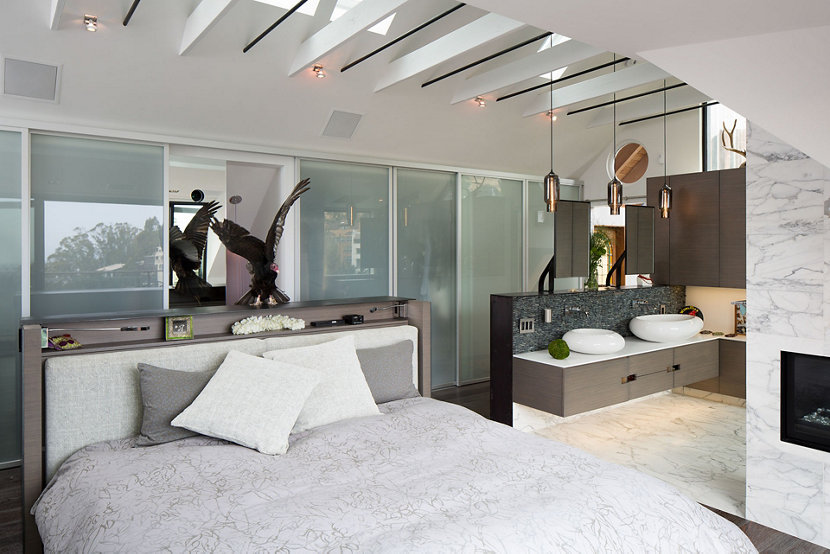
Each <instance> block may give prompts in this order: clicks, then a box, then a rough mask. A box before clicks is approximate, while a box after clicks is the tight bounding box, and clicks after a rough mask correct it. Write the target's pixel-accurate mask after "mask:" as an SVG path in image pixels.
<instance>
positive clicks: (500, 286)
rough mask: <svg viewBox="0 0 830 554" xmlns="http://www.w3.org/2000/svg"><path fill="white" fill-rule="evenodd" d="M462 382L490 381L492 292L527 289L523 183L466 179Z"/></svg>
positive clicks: (463, 201)
mask: <svg viewBox="0 0 830 554" xmlns="http://www.w3.org/2000/svg"><path fill="white" fill-rule="evenodd" d="M459 254H460V259H461V275H460V278H459V281H458V282H459V290H458V295H459V298H460V302H459V306H460V310H461V312H460V317H459V324H460V344H459V349H460V356H459V362H460V367H459V381H460V382H461V383H464V382H468V381H475V380H480V379H487V378H489V377H490V294H491V293H499V292H516V291H518V290H519V289H521V287H522V182H521V181H514V180H511V179H498V178H493V177H476V176H470V175H463V176H462V177H461V252H460V253H459Z"/></svg>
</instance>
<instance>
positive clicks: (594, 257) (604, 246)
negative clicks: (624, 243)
mask: <svg viewBox="0 0 830 554" xmlns="http://www.w3.org/2000/svg"><path fill="white" fill-rule="evenodd" d="M610 249H611V238H610V237H609V236H608V235H606V234H605V233H604V232H602V231H600V230H596V231H594V232H593V233H591V250H590V252H589V260H588V264H589V268H588V269H589V272H588V282H587V283H585V286H586V287H588V288H589V289H596V288H599V283H598V282H597V270H598V269H599V261H600V260H601V259H602V257H603V256H605V255H606V254H608V251H609V250H610Z"/></svg>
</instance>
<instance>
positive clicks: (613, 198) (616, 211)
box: [608, 54, 623, 215]
mask: <svg viewBox="0 0 830 554" xmlns="http://www.w3.org/2000/svg"><path fill="white" fill-rule="evenodd" d="M614 61H617V55H616V54H614ZM614 72H615V73H616V72H617V66H616V64H615V65H614ZM613 106H614V118H613V120H612V122H611V128H612V129H613V139H612V142H611V172H612V173H613V177H612V178H611V180H610V181H608V207H609V208H611V215H620V206H622V195H623V185H622V182H620V180H619V179H617V93H616V92H615V93H614V104H613Z"/></svg>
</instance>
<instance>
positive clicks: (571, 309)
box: [565, 306, 588, 317]
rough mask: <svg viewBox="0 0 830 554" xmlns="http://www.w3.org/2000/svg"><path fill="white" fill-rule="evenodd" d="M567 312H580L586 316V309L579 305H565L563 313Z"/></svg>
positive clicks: (566, 313)
mask: <svg viewBox="0 0 830 554" xmlns="http://www.w3.org/2000/svg"><path fill="white" fill-rule="evenodd" d="M568 314H582V315H584V316H585V317H588V310H583V309H582V308H580V307H579V306H566V307H565V315H568Z"/></svg>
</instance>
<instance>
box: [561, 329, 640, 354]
mask: <svg viewBox="0 0 830 554" xmlns="http://www.w3.org/2000/svg"><path fill="white" fill-rule="evenodd" d="M562 339H563V340H564V341H565V342H567V343H568V348H570V349H571V350H573V351H574V352H582V353H583V354H611V353H612V352H616V351H618V350H622V348H623V346H625V339H623V338H622V335H620V334H619V333H616V332H614V331H609V330H608V329H572V330H570V331H568V332H567V333H565V335H564V336H563V337H562Z"/></svg>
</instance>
